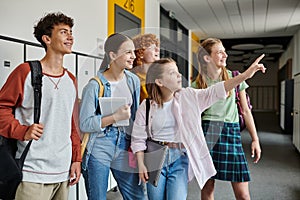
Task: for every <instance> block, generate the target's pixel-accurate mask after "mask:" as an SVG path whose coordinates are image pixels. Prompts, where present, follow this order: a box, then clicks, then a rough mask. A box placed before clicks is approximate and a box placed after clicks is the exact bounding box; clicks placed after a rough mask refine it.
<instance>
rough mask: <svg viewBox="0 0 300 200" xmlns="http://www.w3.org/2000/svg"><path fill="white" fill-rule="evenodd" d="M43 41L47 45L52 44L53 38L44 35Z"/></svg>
mask: <svg viewBox="0 0 300 200" xmlns="http://www.w3.org/2000/svg"><path fill="white" fill-rule="evenodd" d="M42 40H43V42H45V44H50V42H51V38H50V37H49V36H48V35H43V36H42Z"/></svg>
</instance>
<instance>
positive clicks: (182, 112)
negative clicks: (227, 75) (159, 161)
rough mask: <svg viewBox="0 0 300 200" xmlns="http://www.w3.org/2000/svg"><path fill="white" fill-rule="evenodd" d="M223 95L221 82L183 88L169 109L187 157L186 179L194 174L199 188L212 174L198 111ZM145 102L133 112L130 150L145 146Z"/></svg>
mask: <svg viewBox="0 0 300 200" xmlns="http://www.w3.org/2000/svg"><path fill="white" fill-rule="evenodd" d="M225 98H226V91H225V88H224V82H219V83H217V84H215V85H213V86H211V87H209V88H207V89H193V88H184V89H181V90H180V91H178V92H176V93H175V96H174V100H173V105H172V111H173V114H174V116H175V119H176V123H177V128H178V130H177V132H176V133H175V134H177V135H176V137H179V138H180V140H181V142H182V143H183V144H184V146H185V148H186V150H187V154H188V157H189V181H191V180H192V179H193V177H194V176H195V177H196V179H197V181H198V184H199V186H200V188H201V189H202V188H203V186H204V184H205V183H206V181H207V180H208V179H209V178H210V177H212V176H213V175H215V174H216V170H215V168H214V164H213V161H212V159H211V156H210V153H209V150H208V147H207V145H206V141H205V138H204V134H203V130H202V126H201V113H202V112H203V111H204V110H205V109H206V108H208V107H210V106H211V105H212V104H213V103H215V102H216V101H217V100H219V99H225ZM157 107H158V106H157V104H156V103H155V102H154V101H151V108H150V113H149V115H150V116H149V127H151V122H152V120H151V118H152V117H151V116H152V115H153V113H155V112H156V109H157ZM145 115H146V103H145V101H143V102H142V103H141V105H140V107H139V109H138V111H137V113H136V118H135V122H134V126H133V130H132V139H131V140H132V141H131V148H132V151H133V152H134V153H136V152H138V151H143V150H145V149H146V144H145V140H146V138H147V132H146V129H145V125H146V124H145Z"/></svg>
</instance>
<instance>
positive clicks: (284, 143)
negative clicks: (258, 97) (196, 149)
mask: <svg viewBox="0 0 300 200" xmlns="http://www.w3.org/2000/svg"><path fill="white" fill-rule="evenodd" d="M253 115H254V118H255V122H256V126H257V130H258V135H259V138H260V144H261V148H262V157H261V160H260V162H259V163H257V164H254V163H253V162H251V157H250V156H251V153H250V142H251V138H250V136H249V134H248V133H247V131H243V132H242V140H243V146H244V151H245V153H246V157H247V160H248V164H249V168H250V172H251V179H252V181H251V182H250V184H249V185H250V186H249V187H250V194H251V199H252V200H300V153H299V152H298V151H297V150H296V148H295V147H294V146H293V144H292V135H291V134H285V133H282V131H281V130H280V127H279V122H278V116H276V114H275V113H274V112H270V113H269V112H268V113H264V112H258V113H253ZM215 188H216V189H215V200H234V199H235V198H234V194H233V191H232V188H231V184H230V183H228V182H222V181H216V186H215ZM107 199H108V200H121V199H122V197H121V196H120V194H119V192H114V191H109V192H108V196H107ZM187 199H188V200H198V199H200V189H199V187H198V185H197V183H196V181H195V180H193V181H192V182H191V183H190V184H189V192H188V198H187Z"/></svg>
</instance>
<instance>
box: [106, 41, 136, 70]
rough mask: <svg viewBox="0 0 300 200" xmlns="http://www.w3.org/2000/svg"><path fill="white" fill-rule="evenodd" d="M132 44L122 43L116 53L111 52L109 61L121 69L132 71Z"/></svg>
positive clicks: (133, 56)
mask: <svg viewBox="0 0 300 200" xmlns="http://www.w3.org/2000/svg"><path fill="white" fill-rule="evenodd" d="M134 49H135V48H134V44H133V42H132V41H131V40H127V41H125V42H123V44H122V45H121V46H120V48H119V50H118V51H117V53H114V52H111V53H110V55H111V60H112V62H114V64H116V65H117V66H119V67H121V68H122V69H132V65H133V61H134V59H135V54H134Z"/></svg>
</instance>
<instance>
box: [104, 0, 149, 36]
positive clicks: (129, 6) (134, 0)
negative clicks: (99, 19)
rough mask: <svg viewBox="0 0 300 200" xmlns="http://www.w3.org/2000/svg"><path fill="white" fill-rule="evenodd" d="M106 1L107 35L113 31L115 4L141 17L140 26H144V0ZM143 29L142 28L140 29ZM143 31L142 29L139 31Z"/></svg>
mask: <svg viewBox="0 0 300 200" xmlns="http://www.w3.org/2000/svg"><path fill="white" fill-rule="evenodd" d="M107 1H108V35H110V34H113V33H114V32H115V30H114V29H115V28H114V24H115V4H117V5H118V6H120V7H121V8H123V9H124V10H127V11H128V12H129V13H131V14H132V15H134V16H136V17H137V18H139V19H141V28H143V27H144V26H145V0H107ZM142 30H143V29H142ZM141 32H143V31H141Z"/></svg>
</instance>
